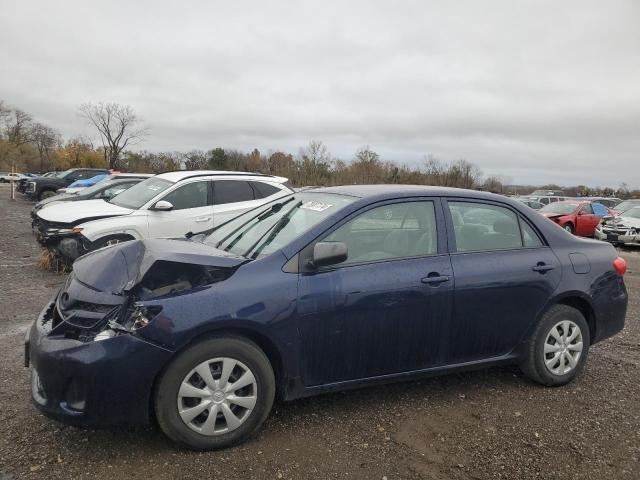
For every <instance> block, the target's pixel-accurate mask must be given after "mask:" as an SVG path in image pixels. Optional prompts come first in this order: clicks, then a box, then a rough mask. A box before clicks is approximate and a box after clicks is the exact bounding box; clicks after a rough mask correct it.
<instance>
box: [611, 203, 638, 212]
mask: <svg viewBox="0 0 640 480" xmlns="http://www.w3.org/2000/svg"><path fill="white" fill-rule="evenodd" d="M633 207H640V200H625V201H624V202H621V203H619V204H618V205H616V206H615V207H613V209H614V210H615V211H617V212H620V213H622V212H626V211H627V210H629V209H631V208H633Z"/></svg>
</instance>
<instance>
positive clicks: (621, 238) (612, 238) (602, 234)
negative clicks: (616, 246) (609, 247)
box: [595, 227, 640, 244]
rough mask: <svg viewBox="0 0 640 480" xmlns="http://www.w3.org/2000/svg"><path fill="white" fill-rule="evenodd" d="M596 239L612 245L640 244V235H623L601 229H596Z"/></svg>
mask: <svg viewBox="0 0 640 480" xmlns="http://www.w3.org/2000/svg"><path fill="white" fill-rule="evenodd" d="M595 237H596V238H597V239H598V240H604V241H606V242H611V243H634V244H640V234H636V235H630V234H627V235H621V234H618V233H613V232H609V231H607V230H604V229H602V228H600V227H598V228H596V231H595Z"/></svg>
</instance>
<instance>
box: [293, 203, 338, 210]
mask: <svg viewBox="0 0 640 480" xmlns="http://www.w3.org/2000/svg"><path fill="white" fill-rule="evenodd" d="M331 207H333V204H331V203H322V202H314V201H309V202H305V203H303V204H302V205H300V208H304V209H305V210H313V211H314V212H324V211H325V210H326V209H328V208H331Z"/></svg>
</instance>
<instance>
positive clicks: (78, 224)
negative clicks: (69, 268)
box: [35, 171, 292, 260]
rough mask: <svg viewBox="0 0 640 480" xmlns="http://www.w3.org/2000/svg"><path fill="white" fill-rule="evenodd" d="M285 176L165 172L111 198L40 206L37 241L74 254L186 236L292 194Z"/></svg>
mask: <svg viewBox="0 0 640 480" xmlns="http://www.w3.org/2000/svg"><path fill="white" fill-rule="evenodd" d="M286 181H287V179H286V178H283V177H274V176H269V175H259V174H252V173H244V172H222V171H177V172H169V173H162V174H160V175H156V176H154V177H151V178H149V179H147V180H144V181H143V182H140V183H138V184H137V185H134V186H133V187H131V188H129V189H128V190H125V191H124V192H122V193H120V194H118V195H116V196H115V197H113V198H112V199H110V200H109V201H105V200H85V201H79V202H66V203H61V204H59V205H53V206H51V207H49V208H46V209H42V210H40V211H39V212H38V214H37V216H38V218H37V220H36V222H35V226H36V227H37V229H38V232H37V233H38V241H39V242H40V243H41V244H42V245H44V246H47V247H49V248H52V249H54V250H57V251H58V252H59V253H60V254H61V255H62V256H63V257H65V258H66V259H67V260H74V259H75V258H77V257H79V256H80V255H83V254H84V253H87V252H89V251H92V250H95V249H97V248H101V247H104V246H107V245H112V244H115V243H119V242H122V241H126V240H132V239H143V238H177V237H183V236H184V235H186V234H187V233H198V232H202V231H204V230H207V229H210V228H213V227H214V226H217V225H220V224H222V223H224V222H226V221H227V220H230V219H231V218H234V217H236V216H238V215H240V214H241V213H243V212H246V211H247V210H250V209H252V208H255V207H258V206H260V205H262V204H263V203H266V202H270V201H271V200H274V199H276V198H278V197H282V196H285V195H289V194H290V193H292V190H291V189H290V188H289V187H287V186H286V185H285V182H286Z"/></svg>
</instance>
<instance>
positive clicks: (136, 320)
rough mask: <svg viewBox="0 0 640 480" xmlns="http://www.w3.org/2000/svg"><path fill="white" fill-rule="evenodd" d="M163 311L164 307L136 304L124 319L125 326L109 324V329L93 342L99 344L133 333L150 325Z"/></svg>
mask: <svg viewBox="0 0 640 480" xmlns="http://www.w3.org/2000/svg"><path fill="white" fill-rule="evenodd" d="M161 310H162V307H159V306H150V307H147V306H145V305H142V304H141V303H134V304H133V306H132V308H131V309H129V312H130V313H129V314H128V315H127V316H126V318H125V319H124V325H123V324H120V323H118V322H116V321H115V320H112V321H110V322H109V323H108V324H107V328H106V329H105V330H102V331H101V332H100V333H98V334H97V335H96V336H95V337H94V339H93V340H94V341H95V342H99V341H102V340H108V339H110V338H113V337H115V336H117V335H120V334H122V333H133V332H135V331H136V330H139V329H141V328H143V327H146V326H147V325H149V322H151V320H152V319H153V317H155V316H156V315H157V314H158V313H160V311H161Z"/></svg>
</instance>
